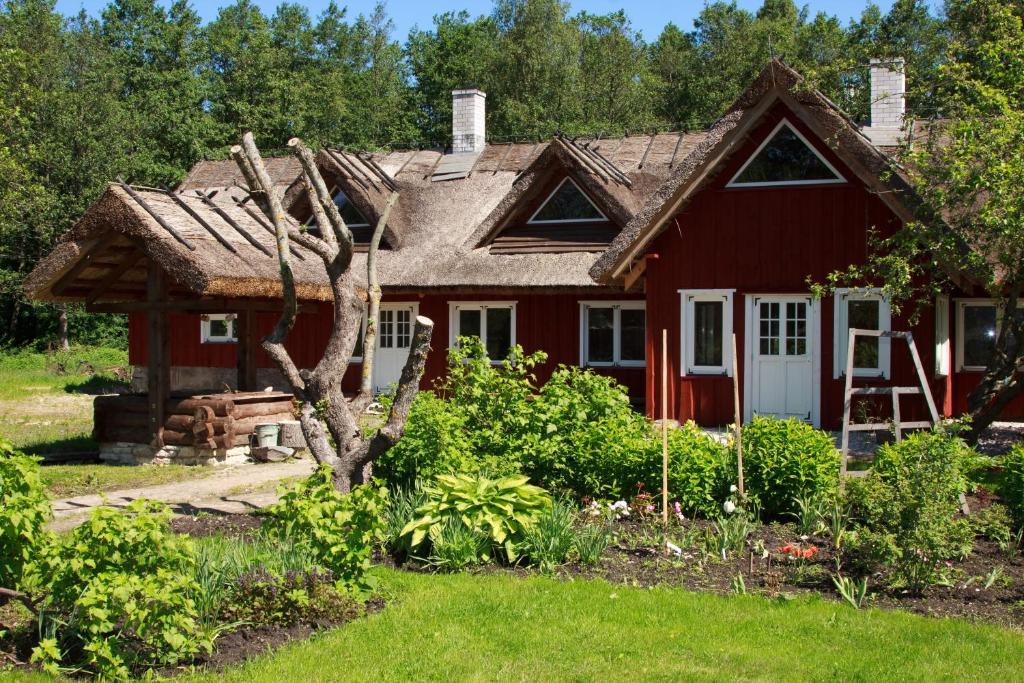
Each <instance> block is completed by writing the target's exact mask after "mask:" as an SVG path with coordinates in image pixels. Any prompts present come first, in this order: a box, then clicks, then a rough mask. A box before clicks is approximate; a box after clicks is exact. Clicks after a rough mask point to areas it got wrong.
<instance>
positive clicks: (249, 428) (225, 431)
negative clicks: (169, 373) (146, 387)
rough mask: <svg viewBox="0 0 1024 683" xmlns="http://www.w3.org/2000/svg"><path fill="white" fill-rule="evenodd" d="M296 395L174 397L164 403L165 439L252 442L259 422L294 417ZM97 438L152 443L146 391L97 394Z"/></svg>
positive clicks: (223, 444)
mask: <svg viewBox="0 0 1024 683" xmlns="http://www.w3.org/2000/svg"><path fill="white" fill-rule="evenodd" d="M292 398H293V397H292V395H291V394H285V393H280V392H250V393H226V394H203V395H196V396H186V397H176V398H175V397H172V398H171V399H170V400H169V401H168V402H167V406H166V413H167V418H166V419H165V420H164V443H166V444H169V445H172V446H194V447H196V448H231V447H233V446H244V445H247V444H249V441H250V437H251V436H252V435H253V434H254V433H255V432H256V425H260V424H267V423H274V422H286V421H289V420H293V419H295V418H294V414H293V412H292ZM93 410H94V422H93V436H94V438H95V439H96V441H97V442H100V443H110V442H128V443H143V444H145V443H149V442H150V441H151V440H152V434H151V433H150V428H149V403H148V399H147V398H146V396H145V395H138V394H130V395H121V396H97V397H96V400H95V402H94V404H93Z"/></svg>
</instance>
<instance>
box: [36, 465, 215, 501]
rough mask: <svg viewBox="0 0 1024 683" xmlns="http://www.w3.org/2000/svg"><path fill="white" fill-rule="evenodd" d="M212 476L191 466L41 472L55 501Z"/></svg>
mask: <svg viewBox="0 0 1024 683" xmlns="http://www.w3.org/2000/svg"><path fill="white" fill-rule="evenodd" d="M212 473H213V471H212V470H211V469H210V468H208V467H201V466H188V465H141V466H132V465H108V464H102V465H45V466H43V467H42V468H41V470H40V476H41V477H42V479H43V483H44V484H45V485H46V490H47V491H48V492H49V493H50V495H51V496H52V497H54V498H71V497H73V496H84V495H87V494H91V493H100V492H103V491H117V490H120V489H129V488H138V487H141V486H157V485H159V484H170V483H173V482H176V481H186V480H188V479H196V478H199V477H204V476H209V475H210V474H212Z"/></svg>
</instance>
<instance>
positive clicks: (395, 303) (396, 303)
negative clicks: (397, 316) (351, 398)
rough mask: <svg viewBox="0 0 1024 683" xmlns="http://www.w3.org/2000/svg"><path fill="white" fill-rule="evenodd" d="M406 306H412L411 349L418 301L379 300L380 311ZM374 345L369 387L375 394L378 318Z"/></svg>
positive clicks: (378, 335)
mask: <svg viewBox="0 0 1024 683" xmlns="http://www.w3.org/2000/svg"><path fill="white" fill-rule="evenodd" d="M407 306H408V307H410V308H412V318H411V319H410V320H409V350H410V351H411V350H412V337H413V331H414V329H415V327H416V316H418V315H419V314H420V304H419V302H418V301H387V302H384V301H382V302H380V310H382V311H383V310H384V309H385V308H391V309H394V308H405V307H407ZM374 346H375V347H376V348H375V349H374V354H373V378H372V380H371V382H370V385H371V387H372V389H373V393H375V394H376V393H378V392H377V390H378V386H377V370H378V369H379V368H380V320H378V321H377V338H376V339H375V340H374ZM399 374H401V371H399Z"/></svg>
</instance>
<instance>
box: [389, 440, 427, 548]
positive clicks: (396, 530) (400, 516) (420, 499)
mask: <svg viewBox="0 0 1024 683" xmlns="http://www.w3.org/2000/svg"><path fill="white" fill-rule="evenodd" d="M399 443H401V442H399ZM392 450H393V449H392ZM426 500H427V496H426V494H425V493H424V492H423V489H422V487H420V485H419V484H418V483H417V484H416V485H414V486H410V487H406V488H399V489H396V490H392V491H390V492H389V494H388V501H387V504H386V505H385V506H384V510H383V511H382V513H381V514H382V517H383V523H384V545H385V547H387V549H388V550H390V551H391V552H392V553H395V554H396V555H398V557H399V559H404V557H405V555H406V554H407V553H408V552H409V550H410V548H409V537H408V536H403V535H402V529H404V528H405V526H406V525H407V524H409V522H412V521H413V520H415V519H416V517H417V515H416V511H417V510H418V509H419V507H420V506H421V505H423V504H424V503H425V502H426Z"/></svg>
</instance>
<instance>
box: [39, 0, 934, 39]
mask: <svg viewBox="0 0 1024 683" xmlns="http://www.w3.org/2000/svg"><path fill="white" fill-rule="evenodd" d="M297 1H298V2H300V3H302V0H297ZM336 1H337V2H338V4H339V5H341V6H345V7H348V10H349V14H350V15H351V16H355V15H358V14H360V13H363V14H369V13H370V12H372V11H373V7H374V4H375V0H351V1H350V2H344V1H343V0H336ZM327 3H328V0H308V1H307V2H304V3H302V4H305V5H306V6H307V7H308V8H309V10H310V13H311V14H313V15H314V16H316V15H317V14H318V13H319V12H320V11H321V10H323V8H324V7H326V6H327ZM106 4H107V0H57V9H58V10H60V11H61V12H63V13H65V14H75V13H77V12H78V11H79V10H80V9H83V8H84V9H85V10H86V12H89V13H90V14H96V13H98V12H99V10H100V9H101V8H102V7H103V6H104V5H106ZM192 4H193V6H194V7H195V8H196V9H197V10H198V11H199V13H200V15H202V17H203V19H204V20H207V21H208V20H210V19H212V18H213V17H215V16H216V15H217V8H219V7H221V6H222V5H224V4H228V3H227V2H199V1H196V0H193V3H192ZM257 4H258V5H260V6H261V7H262V8H263V9H264V11H266V12H267V13H268V14H269V13H271V12H273V10H274V7H276V6H277V4H278V0H257ZM386 4H387V9H388V14H389V15H390V16H391V18H392V20H393V21H394V22H395V37H396V38H398V39H404V38H405V36H406V34H407V33H408V32H409V29H410V28H412V27H413V26H417V25H418V26H419V27H420V28H429V27H430V26H431V23H432V22H431V20H432V17H433V16H434V15H435V14H440V13H441V12H446V11H449V10H462V9H464V10H467V11H468V12H469V13H470V14H472V15H474V16H475V15H479V14H487V13H488V12H490V10H491V6H492V2H491V0H451V1H449V2H422V1H421V0H388V2H387V3H386ZM737 4H738V5H739V6H740V7H743V8H745V9H749V10H756V9H757V8H758V7H760V6H761V0H737ZM797 4H798V5H799V4H800V1H799V0H797ZM806 4H808V5H809V7H810V11H811V14H815V13H817V12H826V13H828V14H834V15H836V16H838V17H839V18H840V19H841V20H842V21H843V22H844V23H846V22H848V21H849V20H850V19H851V18H855V17H858V16H859V15H860V13H861V11H862V10H863V9H864V7H865V5H866V4H867V0H814V1H813V2H809V3H806ZM876 4H878V5H879V6H880V7H881V8H882V9H883V10H888V9H889V7H890V6H891V5H892V0H876ZM935 4H936V3H934V2H933V3H932V5H933V6H934V5H935ZM703 5H704V3H703V2H696V1H694V0H683V1H681V2H672V3H663V2H633V3H627V2H624V1H623V0H577V1H576V2H572V9H573V11H574V12H575V11H579V10H587V11H588V12H593V13H596V14H604V13H607V12H613V11H616V10H619V9H622V8H624V7H625V8H626V13H627V15H628V16H629V17H630V19H631V20H632V21H633V25H634V27H635V28H637V29H639V30H640V31H642V32H643V35H644V37H645V38H646V39H648V40H653V39H654V38H656V37H657V36H658V34H659V33H660V32H661V29H662V27H663V26H664V25H665V24H666V23H668V22H670V21H671V22H673V23H675V24H676V25H677V26H679V27H681V28H683V29H684V30H689V29H690V28H692V26H693V19H694V17H696V16H697V14H698V13H699V12H700V9H701V7H703Z"/></svg>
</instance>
